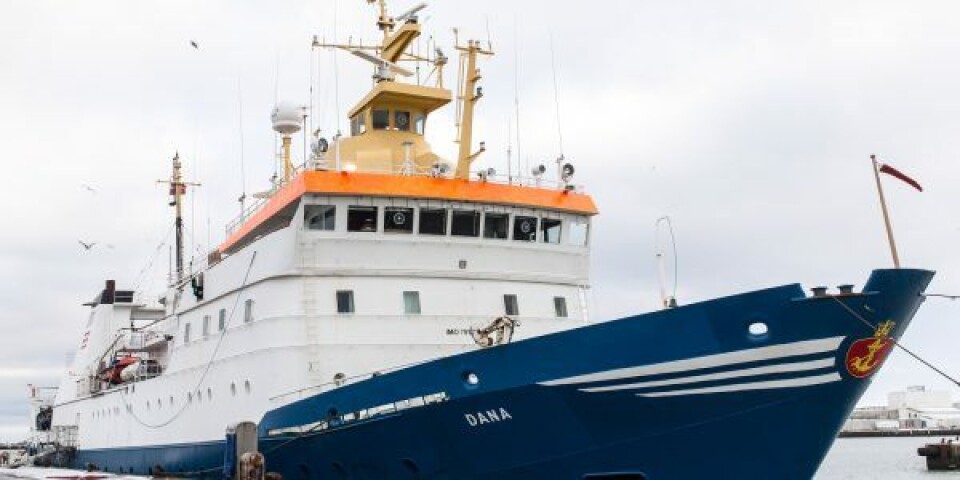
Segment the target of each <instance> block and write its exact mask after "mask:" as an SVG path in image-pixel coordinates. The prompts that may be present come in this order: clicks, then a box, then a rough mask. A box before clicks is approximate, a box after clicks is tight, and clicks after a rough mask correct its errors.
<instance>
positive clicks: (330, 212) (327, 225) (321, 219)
mask: <svg viewBox="0 0 960 480" xmlns="http://www.w3.org/2000/svg"><path fill="white" fill-rule="evenodd" d="M336 218H337V207H335V206H333V205H304V207H303V226H304V227H305V228H306V229H307V230H326V231H332V230H335V229H336Z"/></svg>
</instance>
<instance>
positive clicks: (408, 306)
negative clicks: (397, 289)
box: [403, 291, 420, 315]
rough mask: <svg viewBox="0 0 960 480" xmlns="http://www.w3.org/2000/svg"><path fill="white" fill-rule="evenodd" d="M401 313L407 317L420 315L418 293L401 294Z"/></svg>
mask: <svg viewBox="0 0 960 480" xmlns="http://www.w3.org/2000/svg"><path fill="white" fill-rule="evenodd" d="M403 313H405V314H407V315H419V314H420V292H415V291H407V292H403Z"/></svg>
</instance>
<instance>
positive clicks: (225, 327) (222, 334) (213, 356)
mask: <svg viewBox="0 0 960 480" xmlns="http://www.w3.org/2000/svg"><path fill="white" fill-rule="evenodd" d="M256 259H257V251H256V250H254V251H253V255H251V256H250V264H249V265H248V266H247V272H246V273H245V274H244V275H243V282H241V283H240V287H239V288H237V294H236V295H235V296H234V299H233V306H232V307H231V308H230V315H229V316H228V317H227V321H226V322H225V323H224V325H223V331H221V332H220V336H219V337H218V338H217V343H216V345H214V347H213V352H212V353H211V354H210V360H208V361H207V364H206V366H204V369H203V373H201V374H200V378H199V379H198V380H197V383H196V385H194V386H193V388H192V389H190V391H191V392H192V391H195V390H197V389H198V388H200V386H201V385H203V381H204V380H205V379H206V378H207V374H208V373H209V372H210V368H211V367H212V366H213V362H214V361H215V360H216V359H217V353H218V352H219V351H220V345H222V344H223V339H224V338H225V337H226V333H227V330H228V329H229V327H230V324H231V323H232V322H233V319H234V317H235V313H236V312H237V306H238V305H239V304H240V297H241V294H242V293H243V291H244V287H246V286H247V281H248V280H249V279H250V271H251V270H253V262H254V260H256ZM134 385H135V384H134ZM120 394H121V395H122V396H124V397H126V392H125V391H124V389H121V390H120ZM124 404H125V405H126V406H127V411H128V412H130V416H132V417H133V419H134V420H136V421H137V423H139V424H140V425H143V426H144V427H146V428H151V429H156V428H162V427H165V426H167V425H170V424H171V423H173V422H174V420H176V419H177V418H179V417H180V415H181V414H182V413H183V412H184V411H185V410H186V409H187V405H188V404H187V403H186V402H184V403H183V404H182V405H181V407H180V409H178V410H177V411H176V412H175V413H174V414H173V416H171V417H170V418H169V419H167V420H166V421H163V422H160V423H147V422H145V421H144V420H143V419H141V418H140V417H139V416H138V415H137V414H136V412H135V411H134V408H133V403H131V402H129V401H127V399H126V398H124Z"/></svg>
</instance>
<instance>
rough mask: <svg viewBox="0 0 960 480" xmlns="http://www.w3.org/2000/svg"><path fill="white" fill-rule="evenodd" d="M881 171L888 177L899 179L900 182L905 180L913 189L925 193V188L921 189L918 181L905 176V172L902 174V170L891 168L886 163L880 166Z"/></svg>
mask: <svg viewBox="0 0 960 480" xmlns="http://www.w3.org/2000/svg"><path fill="white" fill-rule="evenodd" d="M880 171H881V172H883V173H886V174H887V175H891V176H894V177H897V178H899V179H900V180H903V181H904V182H907V183H908V184H910V186H911V187H913V188H916V189H917V190H919V191H921V192H922V191H923V187H921V186H920V184H919V183H918V182H917V181H916V180H914V179H912V178H910V177H908V176H906V175H904V174H903V172H901V171H900V170H897V169H896V168H893V167H891V166H890V165H887V164H885V163H884V164H882V165H880Z"/></svg>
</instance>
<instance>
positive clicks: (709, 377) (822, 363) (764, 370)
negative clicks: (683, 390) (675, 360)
mask: <svg viewBox="0 0 960 480" xmlns="http://www.w3.org/2000/svg"><path fill="white" fill-rule="evenodd" d="M835 363H836V361H835V360H834V359H832V358H825V359H822V360H812V361H809V362H794V363H782V364H778V365H767V366H765V367H754V368H745V369H743V370H731V371H726V372H720V373H710V374H706V375H693V376H690V377H680V378H672V379H669V380H657V381H652V382H638V383H626V384H620V385H608V386H605V387H592V388H581V389H580V391H581V392H591V393H593V392H611V391H615V390H633V389H639V388H653V387H667V386H672V385H684V384H688V383H698V382H709V381H713V380H725V379H728V378H741V377H753V376H757V375H767V374H772V373H788V372H804V371H809V370H817V369H821V368H828V367H832V366H834V364H835Z"/></svg>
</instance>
